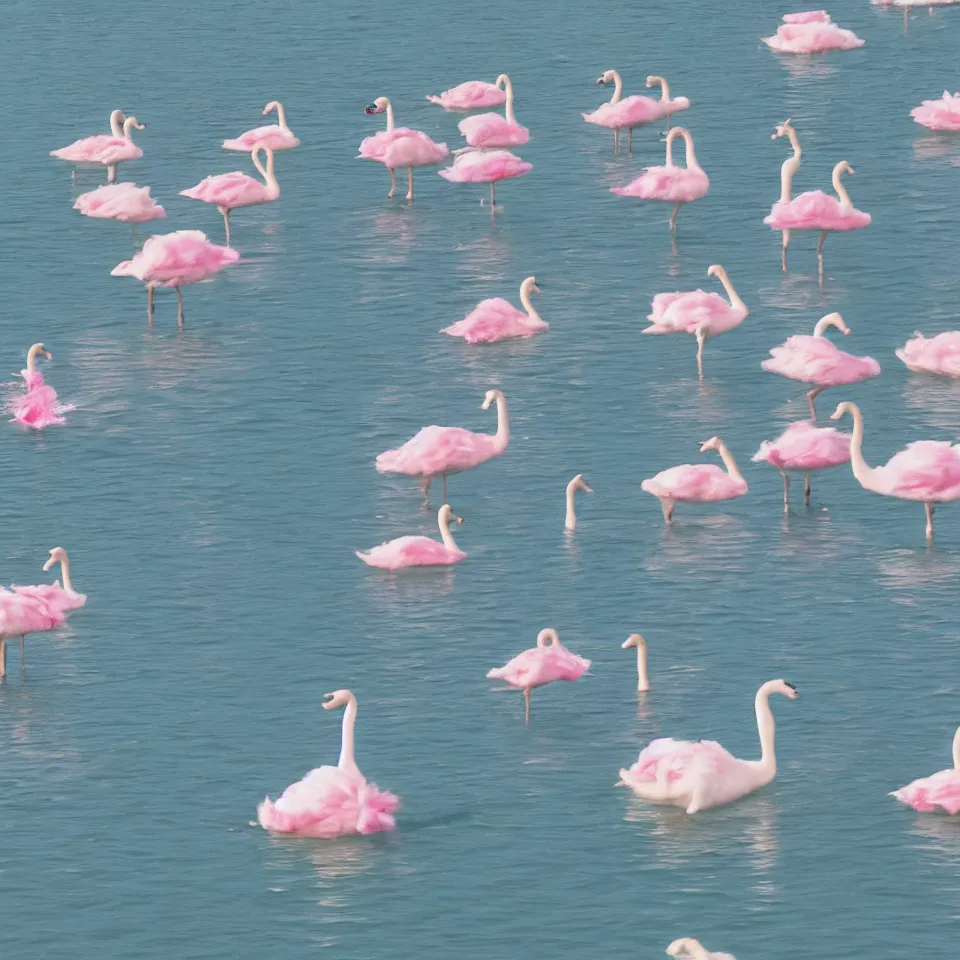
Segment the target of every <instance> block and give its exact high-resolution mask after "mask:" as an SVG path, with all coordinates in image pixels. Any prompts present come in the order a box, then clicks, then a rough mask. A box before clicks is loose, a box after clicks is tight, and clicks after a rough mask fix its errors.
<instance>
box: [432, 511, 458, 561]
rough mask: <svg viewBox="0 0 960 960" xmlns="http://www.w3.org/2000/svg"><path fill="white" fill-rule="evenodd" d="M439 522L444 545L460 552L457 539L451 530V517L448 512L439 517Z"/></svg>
mask: <svg viewBox="0 0 960 960" xmlns="http://www.w3.org/2000/svg"><path fill="white" fill-rule="evenodd" d="M437 523H438V524H439V526H440V539H441V540H442V541H443V545H444V546H445V547H446V548H447V549H448V550H451V551H453V552H455V553H459V552H460V550H459V548H458V547H457V541H456V540H454V539H453V534H452V533H451V532H450V517H449V516H448V515H447V514H446V513H441V514H440V516H439V517H438V518H437Z"/></svg>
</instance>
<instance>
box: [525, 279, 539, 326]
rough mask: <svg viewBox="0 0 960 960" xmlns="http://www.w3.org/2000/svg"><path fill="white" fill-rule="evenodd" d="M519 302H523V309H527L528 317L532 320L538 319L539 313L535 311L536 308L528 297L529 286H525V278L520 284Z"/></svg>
mask: <svg viewBox="0 0 960 960" xmlns="http://www.w3.org/2000/svg"><path fill="white" fill-rule="evenodd" d="M520 303H522V304H523V309H524V310H526V311H527V316H528V317H530V318H532V319H534V320H539V319H540V314H539V313H537V309H536V307H534V305H533V302H532V301H531V299H530V288H529V287H528V286H527V281H526V280H524V281H523V283H522V284H521V285H520Z"/></svg>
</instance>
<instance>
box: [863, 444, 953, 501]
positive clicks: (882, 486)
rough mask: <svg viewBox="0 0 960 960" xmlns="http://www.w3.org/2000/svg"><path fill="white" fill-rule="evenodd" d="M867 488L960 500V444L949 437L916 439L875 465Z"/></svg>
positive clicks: (912, 496) (890, 493) (904, 497)
mask: <svg viewBox="0 0 960 960" xmlns="http://www.w3.org/2000/svg"><path fill="white" fill-rule="evenodd" d="M863 485H864V486H865V487H867V489H869V490H873V491H874V492H875V493H882V494H885V495H886V496H892V497H899V498H900V499H901V500H915V501H918V502H920V503H949V502H952V501H954V500H960V445H958V444H951V443H950V442H949V441H946V440H915V441H914V442H913V443H908V444H907V446H906V449H904V450H901V451H900V452H899V453H896V454H894V455H893V456H892V457H891V458H890V459H889V460H888V461H887V463H886V464H885V465H884V466H882V467H874V468H873V474H872V477H871V482H870V484H869V486H868V485H867V484H863Z"/></svg>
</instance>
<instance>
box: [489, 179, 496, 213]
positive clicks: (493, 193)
mask: <svg viewBox="0 0 960 960" xmlns="http://www.w3.org/2000/svg"><path fill="white" fill-rule="evenodd" d="M496 209H497V185H496V184H495V183H494V182H493V181H491V182H490V212H491V213H494V212H495V211H496Z"/></svg>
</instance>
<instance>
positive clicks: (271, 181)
mask: <svg viewBox="0 0 960 960" xmlns="http://www.w3.org/2000/svg"><path fill="white" fill-rule="evenodd" d="M261 151H263V153H265V154H266V157H267V165H266V167H264V166H263V164H262V163H261V162H260V152H261ZM253 165H254V166H255V167H256V168H257V171H258V172H259V174H260V176H261V177H263V179H264V182H265V184H266V186H268V187H274V188H275V189H279V188H280V184H279V183H278V182H277V178H276V175H275V174H274V172H273V151H272V150H270V149H269V148H267V147H264V146H257V147H255V148H254V151H253Z"/></svg>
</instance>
